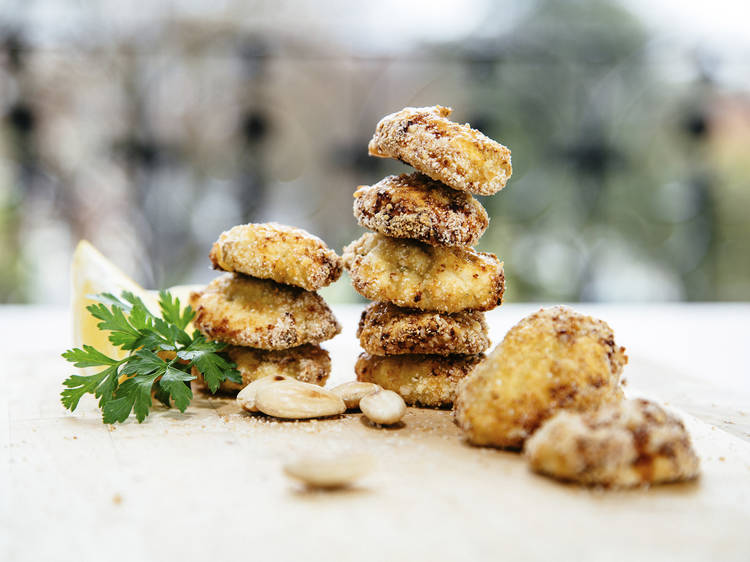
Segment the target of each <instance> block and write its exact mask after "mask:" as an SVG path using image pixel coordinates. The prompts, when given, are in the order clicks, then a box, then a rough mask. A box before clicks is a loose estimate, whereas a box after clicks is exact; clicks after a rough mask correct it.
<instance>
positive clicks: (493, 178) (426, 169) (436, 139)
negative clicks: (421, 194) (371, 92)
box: [368, 105, 513, 195]
mask: <svg viewBox="0 0 750 562" xmlns="http://www.w3.org/2000/svg"><path fill="white" fill-rule="evenodd" d="M451 112H452V109H450V108H448V107H441V106H439V105H436V106H433V107H405V108H404V109H402V110H401V111H397V112H396V113H392V114H390V115H386V116H385V117H383V118H382V119H381V120H380V122H379V123H378V124H377V127H376V128H375V134H374V135H373V137H372V140H370V144H369V145H368V149H369V152H370V155H371V156H378V157H380V158H396V159H397V160H401V161H402V162H405V163H407V164H409V165H411V166H413V167H414V168H415V169H417V170H419V171H420V172H422V173H423V174H427V175H428V176H430V177H431V178H432V179H434V180H437V181H441V182H443V183H444V184H446V185H447V186H448V187H452V188H453V189H458V190H460V191H467V192H469V193H475V194H477V195H492V194H493V193H497V192H498V191H500V190H501V189H502V188H503V187H505V183H506V182H507V181H508V178H510V175H511V173H512V172H513V168H512V166H511V161H510V150H508V148H506V147H505V146H503V145H502V144H500V143H498V142H495V141H494V140H492V139H491V138H489V137H487V136H485V135H483V134H482V133H480V132H479V131H477V130H475V129H472V128H471V127H470V126H469V125H460V124H458V123H454V122H453V121H450V120H448V119H447V117H448V115H450V114H451Z"/></svg>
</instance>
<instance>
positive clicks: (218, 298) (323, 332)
mask: <svg viewBox="0 0 750 562" xmlns="http://www.w3.org/2000/svg"><path fill="white" fill-rule="evenodd" d="M191 304H193V306H194V308H195V320H194V321H193V323H194V325H195V327H196V328H198V329H199V330H200V331H201V332H202V333H203V334H205V335H206V337H208V338H210V339H213V340H218V341H222V342H226V343H230V344H232V345H239V346H247V347H256V348H260V349H288V348H290V347H296V346H298V345H302V344H305V343H320V342H322V341H325V340H328V339H331V338H332V337H333V336H335V335H336V334H338V333H339V332H340V331H341V326H340V325H339V323H338V321H337V320H336V317H335V316H334V315H333V313H332V312H331V309H330V308H328V305H327V304H326V303H325V301H324V300H323V299H322V298H321V297H320V295H318V294H317V293H313V292H309V291H305V290H303V289H299V288H297V287H291V286H289V285H279V284H278V283H275V282H273V281H268V280H264V279H255V278H254V277H247V276H244V275H242V274H239V273H226V274H224V275H222V276H220V277H217V278H216V279H214V280H213V281H212V282H211V283H209V284H208V286H207V287H206V288H205V290H204V291H202V292H201V293H197V294H194V295H193V296H191Z"/></svg>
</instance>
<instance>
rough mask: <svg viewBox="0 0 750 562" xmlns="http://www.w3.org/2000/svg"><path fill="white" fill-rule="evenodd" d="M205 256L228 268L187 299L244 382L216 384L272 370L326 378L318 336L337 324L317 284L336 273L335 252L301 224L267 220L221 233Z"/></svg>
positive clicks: (231, 386) (317, 380)
mask: <svg viewBox="0 0 750 562" xmlns="http://www.w3.org/2000/svg"><path fill="white" fill-rule="evenodd" d="M209 257H210V259H211V262H212V264H213V267H214V269H220V270H223V271H226V272H228V273H225V274H224V275H221V276H220V277H218V278H216V279H214V280H213V281H212V282H211V283H209V284H208V286H207V287H206V288H205V289H204V290H203V291H201V292H197V293H193V294H192V295H191V301H190V304H191V305H192V307H193V308H194V309H195V312H196V314H195V320H194V324H195V327H196V328H197V329H198V330H200V331H201V332H202V333H203V334H204V335H205V336H206V337H207V338H209V339H212V340H217V341H221V342H225V343H227V344H229V347H228V348H227V355H228V356H229V358H230V359H231V360H232V361H233V362H235V363H236V364H237V369H238V370H239V371H240V374H241V375H242V384H237V383H233V382H229V381H227V382H225V383H223V384H222V387H221V389H222V390H225V391H234V390H240V389H242V388H243V387H245V386H247V385H248V384H250V383H251V382H253V381H254V380H257V379H259V378H262V377H264V376H269V375H277V374H282V375H287V376H290V377H293V378H296V379H298V380H301V381H303V382H309V383H313V384H318V385H320V386H323V385H324V384H325V382H326V380H327V379H328V375H329V374H330V371H331V359H330V357H329V356H328V352H327V351H326V350H324V349H323V348H321V347H320V346H319V345H318V344H319V343H320V342H322V341H325V340H328V339H331V338H332V337H334V336H335V335H336V334H338V333H339V332H340V331H341V326H340V325H339V323H338V321H337V320H336V318H335V317H334V315H333V313H332V312H331V309H330V308H328V305H327V304H326V303H325V301H324V300H323V299H322V298H321V296H320V295H318V294H317V293H316V292H315V291H316V290H317V289H319V288H321V287H325V286H326V285H329V284H331V283H333V282H334V281H336V280H337V279H338V278H339V277H340V276H341V271H342V262H341V258H340V257H339V256H338V255H337V254H336V252H334V251H333V250H331V249H329V248H328V247H327V246H326V245H325V243H324V242H323V241H322V240H320V239H319V238H317V237H316V236H313V235H311V234H309V233H308V232H305V231H304V230H301V229H299V228H293V227H289V226H284V225H281V224H276V223H264V224H244V225H239V226H235V227H233V228H231V229H230V230H228V231H226V232H224V233H222V234H221V236H220V237H219V239H218V240H217V241H216V242H215V243H214V245H213V247H212V248H211V253H210V255H209ZM198 380H199V382H200V381H201V380H202V379H201V377H199V379H198Z"/></svg>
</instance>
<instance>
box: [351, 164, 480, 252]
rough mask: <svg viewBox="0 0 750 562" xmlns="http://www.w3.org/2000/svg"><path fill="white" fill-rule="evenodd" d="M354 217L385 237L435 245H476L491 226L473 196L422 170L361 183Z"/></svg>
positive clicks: (355, 198)
mask: <svg viewBox="0 0 750 562" xmlns="http://www.w3.org/2000/svg"><path fill="white" fill-rule="evenodd" d="M354 216H355V217H356V218H357V221H359V224H360V225H362V226H363V227H365V228H369V229H370V230H374V231H376V232H380V233H381V234H385V235H386V236H391V237H393V238H411V239H414V240H420V241H422V242H426V243H427V244H433V245H437V246H473V245H474V244H476V243H477V241H478V240H479V238H480V237H481V236H482V234H483V233H484V231H485V230H486V229H487V225H488V224H489V218H488V217H487V211H485V209H484V207H482V204H481V203H480V202H479V201H477V200H476V199H474V198H473V197H472V196H471V195H469V194H468V193H463V192H460V191H456V190H455V189H451V188H449V187H447V186H446V185H444V184H442V183H440V182H439V181H435V180H432V179H430V178H429V177H428V176H426V175H424V174H420V173H419V172H415V173H413V174H401V175H400V176H388V177H386V178H383V179H382V180H380V181H379V182H378V183H376V184H374V185H361V186H359V188H358V189H357V191H355V192H354Z"/></svg>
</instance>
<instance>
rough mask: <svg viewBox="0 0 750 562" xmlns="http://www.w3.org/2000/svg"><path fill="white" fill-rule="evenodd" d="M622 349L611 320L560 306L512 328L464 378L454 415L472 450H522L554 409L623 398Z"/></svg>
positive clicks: (593, 405) (579, 408)
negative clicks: (481, 447) (476, 447)
mask: <svg viewBox="0 0 750 562" xmlns="http://www.w3.org/2000/svg"><path fill="white" fill-rule="evenodd" d="M626 363H627V356H626V355H625V348H623V347H618V346H617V345H616V344H615V339H614V334H613V333H612V329H611V328H610V327H609V326H608V325H607V323H606V322H603V321H601V320H596V319H594V318H591V317H590V316H584V315H582V314H579V313H577V312H575V311H574V310H571V309H570V308H567V307H563V306H555V307H552V308H547V309H542V310H540V311H539V312H536V313H534V314H531V315H530V316H527V317H526V318H524V319H523V320H521V321H520V322H519V323H518V324H516V325H515V326H513V328H511V329H510V330H509V331H508V333H507V334H506V336H505V339H503V341H502V342H501V343H500V345H498V346H497V347H496V348H495V350H494V351H493V352H492V353H491V354H490V355H489V356H488V357H487V360H486V361H485V362H484V363H482V364H481V365H479V366H478V367H477V368H476V369H475V371H474V372H473V373H472V375H471V376H470V377H469V378H467V379H466V380H464V381H463V382H462V383H461V385H460V387H459V390H458V396H457V399H456V407H455V417H456V422H457V423H458V425H459V427H460V428H461V429H462V430H463V431H464V433H465V435H466V437H467V439H468V440H469V441H470V442H471V443H473V444H475V445H492V446H496V447H509V448H518V447H521V446H522V445H523V442H524V440H525V439H526V438H527V437H528V436H529V435H531V434H532V433H533V432H534V431H535V430H536V429H537V428H538V427H539V426H540V425H541V424H542V422H543V421H544V420H546V419H547V418H549V417H550V416H552V415H553V414H554V413H555V412H556V411H557V410H560V409H568V410H577V411H582V410H587V409H592V408H597V407H599V406H601V405H602V404H606V403H610V402H618V401H620V400H621V399H622V390H621V388H620V385H619V381H620V373H621V372H622V368H623V366H624V365H625V364H626Z"/></svg>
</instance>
